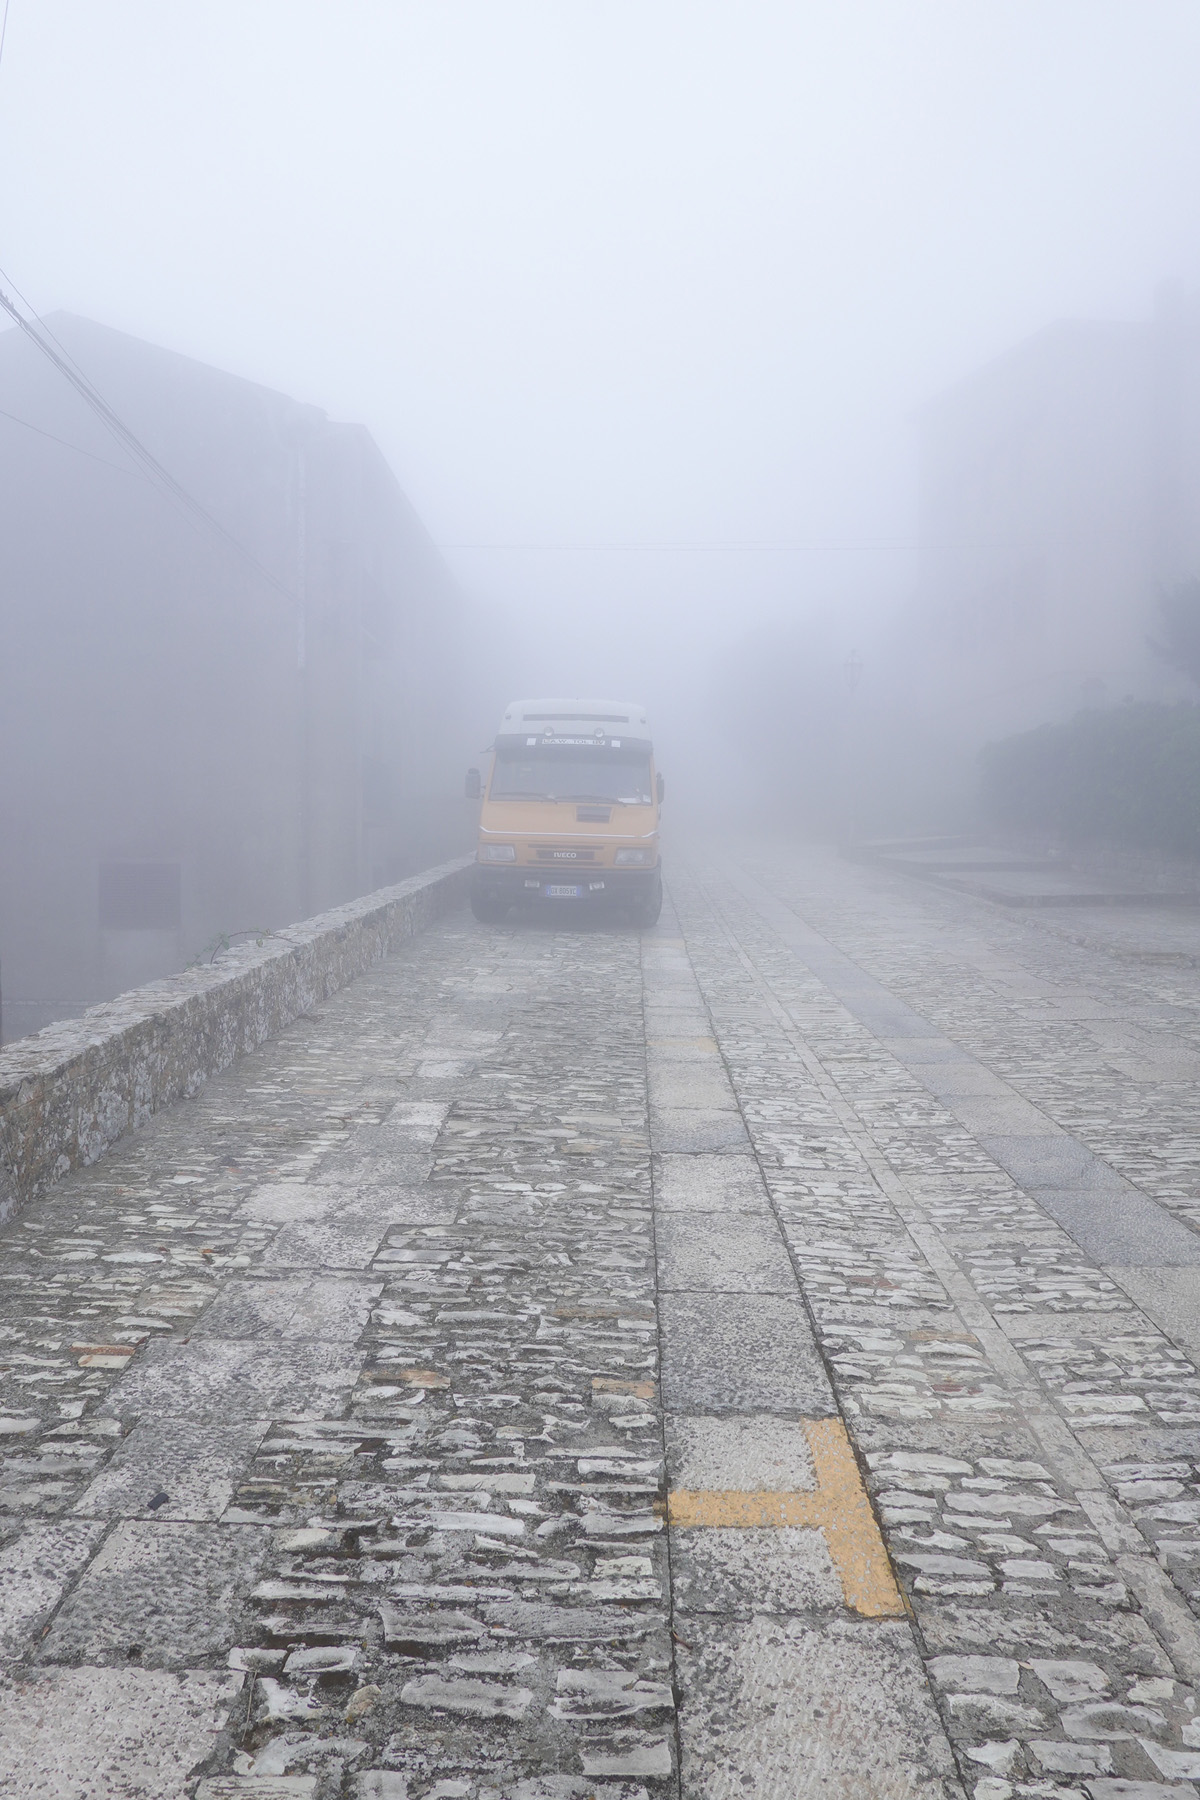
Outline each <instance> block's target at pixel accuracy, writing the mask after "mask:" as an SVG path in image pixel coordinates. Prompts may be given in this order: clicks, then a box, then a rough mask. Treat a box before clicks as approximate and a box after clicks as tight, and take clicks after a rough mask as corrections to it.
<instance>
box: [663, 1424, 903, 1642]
mask: <svg viewBox="0 0 1200 1800" xmlns="http://www.w3.org/2000/svg"><path fill="white" fill-rule="evenodd" d="M804 1435H805V1437H806V1438H807V1439H808V1447H809V1450H810V1451H811V1453H812V1459H813V1467H814V1468H815V1470H816V1475H817V1485H816V1487H815V1488H809V1489H790V1490H787V1491H786V1492H775V1491H772V1490H768V1489H761V1490H759V1491H758V1492H754V1493H737V1492H734V1491H730V1490H726V1491H716V1490H712V1489H705V1488H694V1489H689V1488H680V1489H677V1490H676V1491H675V1492H674V1493H672V1494H669V1495H668V1497H667V1518H668V1520H669V1522H670V1523H671V1524H672V1525H674V1526H675V1527H676V1528H677V1529H680V1530H688V1529H691V1528H692V1527H695V1526H724V1527H726V1528H727V1529H728V1528H730V1527H732V1528H734V1529H746V1528H749V1527H752V1526H759V1527H762V1526H767V1527H771V1528H778V1527H780V1526H786V1525H809V1526H812V1527H813V1528H814V1529H816V1530H818V1531H820V1532H821V1533H822V1534H823V1536H824V1538H825V1545H826V1548H827V1549H828V1551H829V1556H830V1560H831V1561H832V1563H833V1566H834V1568H835V1569H836V1570H837V1572H838V1577H839V1579H840V1580H841V1584H842V1593H843V1595H844V1596H845V1600H846V1605H847V1606H849V1607H853V1609H854V1611H855V1612H858V1613H861V1614H862V1615H863V1617H864V1618H867V1619H892V1618H899V1617H901V1616H902V1615H903V1613H904V1601H903V1599H902V1598H901V1595H900V1590H899V1588H898V1587H897V1586H896V1579H895V1576H894V1575H893V1574H892V1568H891V1564H890V1563H889V1562H888V1559H887V1552H886V1550H885V1549H884V1547H883V1539H882V1538H881V1537H880V1535H879V1527H878V1525H877V1524H876V1523H875V1515H874V1513H873V1512H872V1511H871V1507H870V1503H869V1501H868V1500H867V1496H866V1492H865V1490H864V1488H863V1484H862V1481H861V1479H860V1478H859V1473H858V1464H857V1463H856V1462H855V1460H854V1452H853V1451H852V1450H851V1448H850V1439H849V1438H848V1437H847V1435H846V1427H845V1425H844V1424H843V1423H842V1421H841V1419H806V1420H805V1423H804Z"/></svg>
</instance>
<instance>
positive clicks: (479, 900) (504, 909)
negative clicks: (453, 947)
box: [471, 894, 508, 925]
mask: <svg viewBox="0 0 1200 1800" xmlns="http://www.w3.org/2000/svg"><path fill="white" fill-rule="evenodd" d="M471 911H472V912H473V913H474V914H475V917H476V918H477V919H478V920H479V923H480V924H481V925H499V923H500V921H501V919H503V918H505V917H506V916H507V913H508V906H507V904H506V903H505V902H504V901H503V900H488V899H487V898H485V896H484V895H483V894H472V895H471Z"/></svg>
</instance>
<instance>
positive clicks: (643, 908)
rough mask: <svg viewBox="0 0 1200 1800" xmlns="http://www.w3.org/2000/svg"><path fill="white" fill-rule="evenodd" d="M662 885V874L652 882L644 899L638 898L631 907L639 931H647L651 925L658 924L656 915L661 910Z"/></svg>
mask: <svg viewBox="0 0 1200 1800" xmlns="http://www.w3.org/2000/svg"><path fill="white" fill-rule="evenodd" d="M662 903H663V885H662V876H661V875H660V876H659V878H658V880H657V881H656V882H655V883H654V886H653V887H652V888H651V889H650V892H649V893H648V894H647V895H646V897H645V899H644V900H639V901H638V903H637V905H636V906H635V907H634V909H633V915H632V916H633V922H634V924H635V925H636V926H637V928H638V930H639V931H649V929H650V927H651V926H652V925H657V924H658V915H659V913H660V912H661V911H662Z"/></svg>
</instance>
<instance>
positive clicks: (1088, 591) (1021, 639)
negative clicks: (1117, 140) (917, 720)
mask: <svg viewBox="0 0 1200 1800" xmlns="http://www.w3.org/2000/svg"><path fill="white" fill-rule="evenodd" d="M920 538H921V556H920V576H919V596H918V604H917V608H916V610H915V613H914V614H913V615H911V616H910V623H911V624H912V626H913V628H914V629H913V631H912V634H911V653H912V658H913V661H914V663H915V664H916V674H915V679H916V682H917V685H918V687H919V688H920V687H924V688H925V689H926V691H927V692H928V694H929V695H930V697H931V700H930V704H931V705H932V706H933V707H935V708H938V707H940V708H942V709H943V711H944V717H945V720H946V723H947V726H948V728H950V729H952V730H955V729H957V727H958V726H961V727H962V728H963V730H964V731H965V732H966V733H967V735H968V736H970V737H973V738H975V739H976V740H978V739H980V738H982V737H986V736H994V735H998V734H1000V733H1003V732H1006V731H1013V730H1019V729H1022V728H1024V727H1025V726H1029V725H1034V724H1038V723H1040V722H1042V721H1043V720H1048V719H1054V718H1061V717H1064V716H1066V715H1068V714H1070V713H1072V712H1074V711H1076V710H1078V708H1079V707H1080V706H1083V705H1088V704H1099V705H1104V704H1113V703H1119V702H1120V701H1121V700H1122V699H1123V698H1124V696H1125V695H1127V694H1134V695H1136V696H1137V697H1138V698H1146V697H1161V698H1174V697H1183V696H1187V697H1195V689H1194V687H1193V686H1192V685H1191V684H1190V683H1189V682H1188V681H1186V679H1185V678H1183V677H1181V676H1179V675H1177V674H1176V673H1174V672H1173V671H1172V670H1170V669H1169V668H1168V667H1167V666H1166V665H1165V664H1164V663H1163V662H1162V661H1160V660H1159V659H1158V658H1157V657H1156V656H1155V655H1154V653H1153V652H1152V650H1151V649H1150V647H1149V645H1148V643H1147V638H1148V637H1152V636H1154V634H1155V632H1156V629H1157V623H1158V620H1157V593H1158V590H1159V588H1160V586H1161V585H1162V584H1164V583H1171V582H1174V581H1177V580H1180V579H1183V578H1186V577H1191V576H1200V301H1198V300H1197V299H1196V298H1194V297H1192V296H1189V295H1187V294H1185V293H1183V292H1182V291H1180V290H1173V289H1172V290H1164V292H1163V293H1162V295H1161V296H1160V298H1159V302H1158V305H1157V308H1156V311H1155V314H1154V316H1153V318H1152V319H1150V320H1149V321H1145V322H1137V323H1129V324H1122V323H1115V324H1110V323H1094V322H1078V323H1063V324H1058V325H1054V326H1051V327H1049V328H1047V329H1046V330H1044V331H1041V332H1039V333H1038V334H1037V335H1036V336H1035V337H1033V338H1030V339H1029V340H1028V341H1027V342H1026V343H1023V344H1021V345H1019V346H1017V347H1016V348H1015V349H1013V350H1010V351H1008V352H1007V353H1006V354H1005V355H1003V356H1001V357H999V358H998V359H997V360H996V361H995V362H992V363H990V364H989V365H988V366H987V367H986V368H983V369H981V370H979V371H978V372H977V373H976V374H974V375H971V376H968V377H967V378H966V379H965V380H963V381H961V382H959V383H958V384H957V385H956V386H955V387H953V388H952V389H951V390H950V391H949V392H947V393H945V394H943V395H942V396H941V397H940V398H939V399H937V400H936V401H934V402H933V403H932V404H931V405H930V406H929V407H927V408H926V410H925V412H924V415H923V418H922V513H921V530H920Z"/></svg>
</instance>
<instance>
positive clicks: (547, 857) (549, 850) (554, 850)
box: [537, 844, 596, 863]
mask: <svg viewBox="0 0 1200 1800" xmlns="http://www.w3.org/2000/svg"><path fill="white" fill-rule="evenodd" d="M537 858H538V861H539V862H549V863H585V862H595V860H596V852H595V851H594V850H575V849H573V848H571V847H569V846H568V845H566V844H563V845H561V846H559V845H557V844H539V845H538V852H537Z"/></svg>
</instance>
